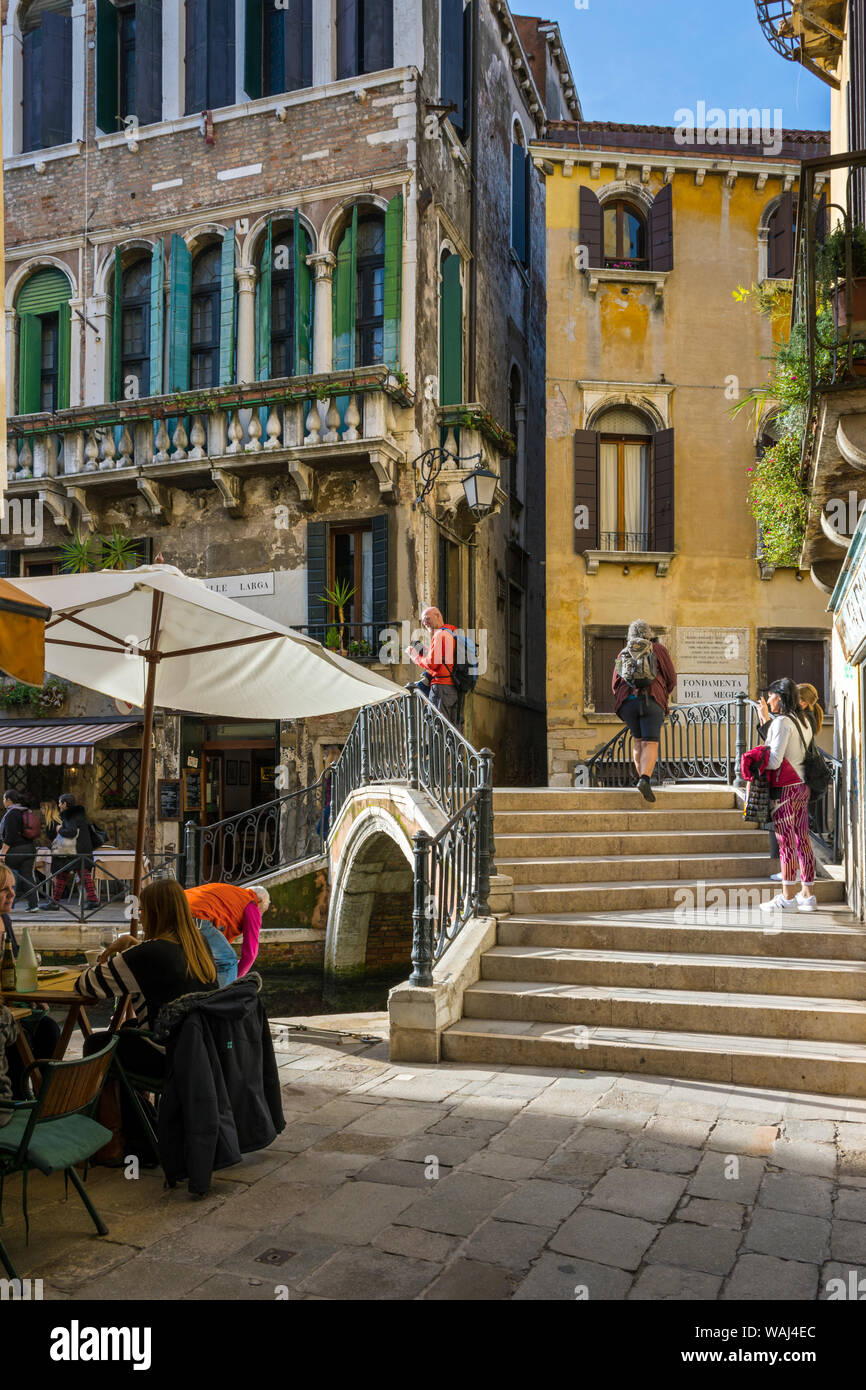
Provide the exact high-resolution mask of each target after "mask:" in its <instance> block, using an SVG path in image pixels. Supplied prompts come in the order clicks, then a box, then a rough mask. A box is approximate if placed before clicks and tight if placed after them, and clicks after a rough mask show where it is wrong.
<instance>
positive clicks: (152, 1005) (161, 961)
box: [75, 938, 217, 1028]
mask: <svg viewBox="0 0 866 1390" xmlns="http://www.w3.org/2000/svg"><path fill="white" fill-rule="evenodd" d="M216 987H217V986H216V982H211V981H205V980H200V979H198V977H197V976H196V975H192V974H190V972H189V970H188V968H187V963H186V956H185V955H184V953H183V950H182V948H181V947H180V945H179V944H178V943H177V942H176V941H167V940H165V939H164V938H160V939H157V940H156V941H142V942H141V943H140V944H139V945H138V946H130V947H129V948H128V950H126V951H118V952H116V954H115V955H113V956H109V958H108V960H107V961H105V962H104V963H103V964H102V965H94V966H92V967H91V968H90V969H89V970H85V971H84V972H83V974H81V975H79V977H78V979H77V980H76V981H75V990H76V993H78V994H81V995H85V996H90V997H91V998H94V997H95V998H97V999H110V998H112V996H114V997H117V998H121V999H122V998H126V997H127V996H128V997H129V999H130V1000H131V1002H132V1008H133V1012H134V1013H135V1017H136V1021H137V1023H138V1024H139V1025H140V1027H142V1028H147V1027H149V1026H152V1025H153V1023H155V1021H156V1016H157V1014H158V1013H159V1011H160V1009H161V1008H162V1007H163V1005H164V1004H170V1003H171V1001H172V1000H173V999H179V998H180V996H181V995H182V994H190V993H192V992H193V991H199V990H212V989H216Z"/></svg>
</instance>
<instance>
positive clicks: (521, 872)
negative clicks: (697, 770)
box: [496, 841, 771, 889]
mask: <svg viewBox="0 0 866 1390" xmlns="http://www.w3.org/2000/svg"><path fill="white" fill-rule="evenodd" d="M764 843H765V845H766V841H765V842H764ZM496 864H497V867H498V869H499V872H500V873H502V874H508V875H509V877H510V878H511V879H512V880H513V882H514V886H515V889H516V888H517V885H518V884H520V885H521V886H522V885H524V884H532V885H542V884H561V883H562V884H566V883H567V884H579V883H590V882H591V883H593V884H594V885H595V886H596V887H598V888H603V887H605V886H607V885H608V884H614V883H620V882H622V881H623V880H625V881H627V882H631V881H633V880H634V879H635V878H639V879H641V881H642V882H643V883H649V882H653V881H656V880H659V879H663V880H665V881H668V880H670V879H675V878H677V879H686V880H688V881H689V882H692V883H694V882H697V881H699V880H701V879H721V878H737V877H739V876H740V875H743V876H744V877H746V878H756V877H758V876H759V875H761V874H763V875H764V878H765V879H769V877H770V873H771V861H770V857H769V855H768V854H767V852H766V849H765V851H764V853H763V854H737V855H733V854H731V855H724V854H712V855H700V854H656V855H652V856H650V857H646V858H622V857H621V856H620V855H603V856H602V855H598V856H597V857H596V858H594V859H575V858H570V859H566V858H561V859H548V858H545V859H509V858H508V857H507V856H503V855H502V854H500V852H499V849H498V848H497V851H496Z"/></svg>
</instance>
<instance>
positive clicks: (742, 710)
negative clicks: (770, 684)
mask: <svg viewBox="0 0 866 1390" xmlns="http://www.w3.org/2000/svg"><path fill="white" fill-rule="evenodd" d="M728 708H730V706H728ZM730 738H731V730H730V725H729V726H728V747H729V748H730ZM745 752H746V692H745V691H744V690H738V691H737V742H736V752H735V754H734V759H735V762H736V766H735V768H734V786H735V787H744V786H745V785H746V781H745V778H744V777H743V769H742V761H743V754H744V753H745Z"/></svg>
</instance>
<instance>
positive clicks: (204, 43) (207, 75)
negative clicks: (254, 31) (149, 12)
mask: <svg viewBox="0 0 866 1390" xmlns="http://www.w3.org/2000/svg"><path fill="white" fill-rule="evenodd" d="M235 99H236V95H235V4H234V0H186V110H187V114H188V115H192V114H194V113H196V112H199V111H212V110H214V109H215V108H216V107H219V106H232V105H233V104H234V102H235Z"/></svg>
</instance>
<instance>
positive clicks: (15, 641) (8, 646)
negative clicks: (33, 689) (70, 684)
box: [0, 579, 51, 685]
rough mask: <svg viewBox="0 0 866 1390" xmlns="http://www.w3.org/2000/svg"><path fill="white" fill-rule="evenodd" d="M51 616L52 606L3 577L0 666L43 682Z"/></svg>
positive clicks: (19, 676)
mask: <svg viewBox="0 0 866 1390" xmlns="http://www.w3.org/2000/svg"><path fill="white" fill-rule="evenodd" d="M50 617H51V609H50V608H47V607H46V606H45V605H44V604H43V603H39V602H35V601H34V600H33V599H32V598H31V597H30V595H29V594H26V593H24V592H23V590H21V589H16V588H15V586H14V585H13V584H10V583H9V582H8V580H6V579H0V669H2V670H3V671H5V672H6V673H7V674H8V675H10V676H14V677H15V678H16V680H19V681H25V682H26V683H27V685H41V684H42V682H43V680H44V679H45V624H46V622H47V621H48V619H49V618H50Z"/></svg>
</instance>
